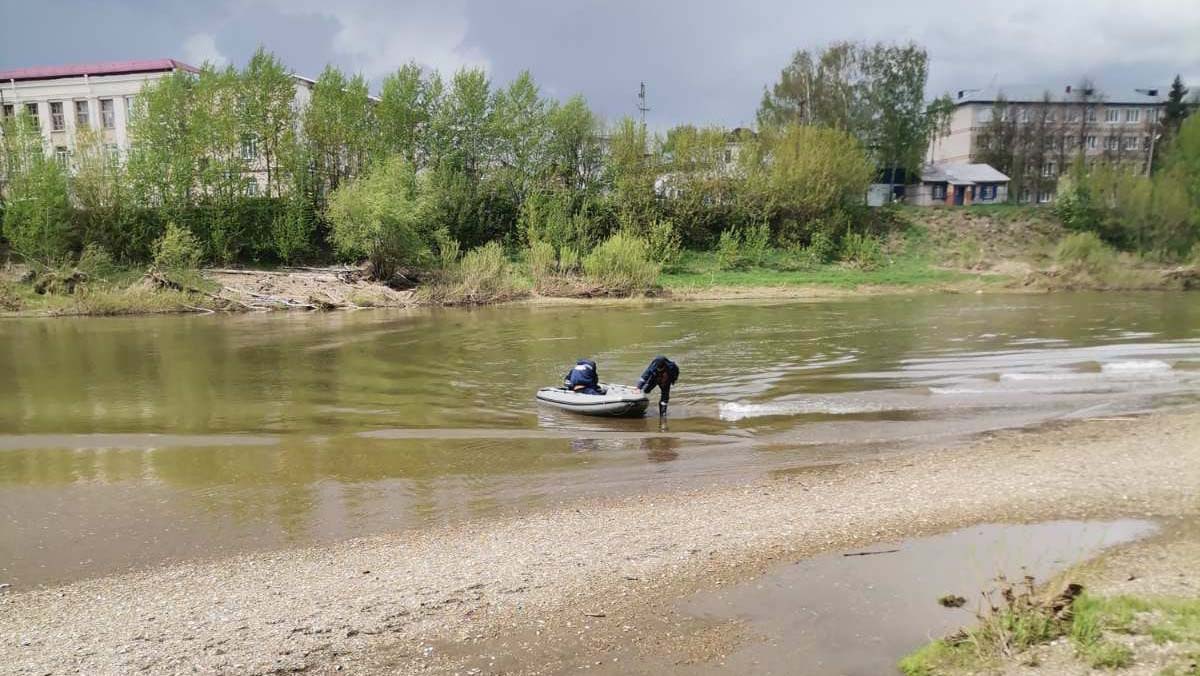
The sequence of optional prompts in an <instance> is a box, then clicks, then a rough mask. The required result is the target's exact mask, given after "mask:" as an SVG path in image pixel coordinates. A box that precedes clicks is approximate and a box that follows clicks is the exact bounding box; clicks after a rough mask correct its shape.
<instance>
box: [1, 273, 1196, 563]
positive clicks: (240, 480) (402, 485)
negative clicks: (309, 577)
mask: <svg viewBox="0 0 1200 676" xmlns="http://www.w3.org/2000/svg"><path fill="white" fill-rule="evenodd" d="M658 353H663V354H667V355H670V356H671V357H673V358H674V359H676V360H677V361H678V362H679V364H680V366H681V368H682V372H683V374H682V377H681V380H680V382H679V384H678V385H677V387H676V390H675V391H674V392H673V396H672V404H671V411H670V415H669V417H668V419H667V420H666V421H665V422H660V420H659V419H658V418H657V417H648V418H645V419H638V420H622V421H614V420H602V419H590V418H580V417H575V416H573V415H570V414H566V413H559V412H556V411H554V410H549V409H545V408H539V407H538V406H537V405H536V404H535V403H534V400H533V392H534V390H535V389H536V388H537V387H539V386H542V385H545V384H553V383H555V382H556V381H557V380H559V379H560V378H561V376H562V373H563V372H564V371H565V370H566V369H567V367H568V366H569V365H570V364H572V363H573V362H574V360H575V359H576V358H578V357H582V356H590V357H592V358H594V359H596V360H597V361H598V362H599V364H600V373H601V376H602V378H603V379H605V380H608V381H612V382H631V381H633V380H634V379H635V378H636V377H637V375H638V373H639V372H640V371H641V369H642V367H643V366H644V365H645V364H646V362H648V361H649V359H650V358H651V357H653V356H654V355H655V354H658ZM1197 385H1200V302H1198V301H1197V300H1196V297H1195V296H1190V295H1183V294H1137V295H1120V294H1104V295H1100V294H1059V295H1046V296H1032V295H1021V296H994V295H984V296H974V295H971V296H956V295H940V296H921V297H875V298H863V299H851V300H838V301H826V302H813V303H796V302H791V303H751V302H739V303H713V304H704V303H689V304H663V303H652V304H644V305H630V304H614V305H608V306H561V307H533V306H523V305H516V306H506V307H497V308H484V309H476V310H440V311H429V310H420V311H411V312H399V311H396V312H385V311H378V312H358V313H332V314H308V315H301V314H288V315H271V316H240V317H222V316H197V317H152V318H119V319H95V318H89V319H48V320H29V319H19V320H4V321H0V582H10V583H15V584H19V585H20V586H28V585H31V584H40V583H50V582H57V581H62V580H69V579H76V578H81V577H88V576H94V575H100V574H105V573H110V572H114V571H119V570H123V569H126V568H128V567H131V566H134V567H136V566H145V565H150V564H154V563H159V562H163V561H169V560H177V559H188V558H195V557H207V556H217V555H222V554H227V553H234V552H238V551H244V550H248V549H258V548H270V547H280V546H292V545H303V544H308V543H314V542H328V541H333V540H337V539H341V538H347V537H354V536H359V535H366V534H371V533H378V532H387V531H398V530H403V529H408V528H423V527H428V526H429V525H432V524H437V523H443V522H446V521H453V520H457V519H463V518H471V517H479V516H487V515H491V514H496V513H500V512H505V511H511V510H520V509H528V508H536V507H539V506H543V505H546V504H551V503H554V502H557V501H560V500H562V499H564V498H570V497H573V496H578V495H588V494H598V493H608V492H614V491H642V490H652V489H654V488H657V487H660V486H662V485H665V484H671V483H675V482H689V481H712V480H723V479H726V478H729V477H738V476H742V475H747V474H755V473H760V474H761V473H766V472H770V471H773V470H779V469H786V468H790V467H798V466H803V465H808V464H813V463H825V462H835V461H837V460H839V459H844V458H846V457H850V456H856V455H857V456H861V455H863V454H876V453H881V452H887V451H889V450H891V449H896V448H906V447H912V446H913V445H918V444H926V443H929V442H930V440H939V439H946V438H950V437H954V436H958V435H969V434H973V433H978V432H981V431H985V430H990V429H998V428H1006V427H1014V426H1024V425H1030V424H1037V423H1040V422H1045V421H1048V420H1054V419H1062V418H1069V417H1097V416H1117V415H1122V414H1126V413H1130V412H1136V411H1143V410H1148V409H1151V408H1155V407H1161V406H1170V405H1174V404H1179V403H1185V402H1191V401H1194V400H1195V399H1196V398H1197V393H1198V391H1200V390H1198V388H1197Z"/></svg>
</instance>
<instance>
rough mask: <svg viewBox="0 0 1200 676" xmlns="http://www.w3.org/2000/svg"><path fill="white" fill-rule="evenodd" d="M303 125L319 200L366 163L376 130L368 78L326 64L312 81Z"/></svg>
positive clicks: (352, 175) (365, 165)
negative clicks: (348, 74) (346, 74)
mask: <svg viewBox="0 0 1200 676" xmlns="http://www.w3.org/2000/svg"><path fill="white" fill-rule="evenodd" d="M303 129H304V138H305V142H306V143H307V144H308V146H309V149H308V154H309V157H310V160H311V162H312V165H313V172H314V179H315V180H314V182H313V192H314V196H315V198H316V199H317V200H318V202H319V201H321V200H322V199H323V198H324V196H325V195H327V194H328V193H329V192H330V191H332V190H335V189H337V187H338V186H339V185H341V184H342V183H343V182H344V181H346V180H347V179H351V178H354V177H355V176H358V175H359V173H361V172H362V171H363V170H365V169H366V167H367V162H368V160H369V158H370V156H371V154H372V149H373V147H374V145H375V143H376V134H375V115H374V112H373V106H372V104H371V102H370V96H369V95H368V93H367V83H366V80H364V79H363V78H362V76H358V75H356V76H354V77H352V78H347V77H346V76H345V75H344V74H342V72H341V71H340V70H338V69H336V68H334V67H333V66H326V67H325V70H324V71H323V72H322V73H321V76H320V77H319V78H318V79H317V82H316V84H315V85H313V90H312V98H311V100H310V101H309V104H308V107H307V108H306V109H305V113H304V121H303Z"/></svg>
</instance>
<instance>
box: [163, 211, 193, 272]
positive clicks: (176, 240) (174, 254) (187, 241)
mask: <svg viewBox="0 0 1200 676" xmlns="http://www.w3.org/2000/svg"><path fill="white" fill-rule="evenodd" d="M203 256H204V250H203V249H202V248H201V247H200V242H199V241H198V240H197V239H196V236H195V235H193V234H192V232H191V231H190V230H188V229H187V228H182V227H180V226H178V225H175V223H174V222H170V223H167V228H166V230H165V231H164V232H163V235H162V237H159V238H158V241H157V242H155V243H154V265H155V267H158V268H163V269H166V270H190V269H192V268H195V267H198V266H199V265H200V260H201V259H202V258H203Z"/></svg>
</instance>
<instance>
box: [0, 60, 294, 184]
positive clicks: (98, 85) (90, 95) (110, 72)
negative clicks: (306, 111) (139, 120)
mask: <svg viewBox="0 0 1200 676" xmlns="http://www.w3.org/2000/svg"><path fill="white" fill-rule="evenodd" d="M176 71H184V72H188V73H199V72H200V71H199V69H198V68H196V67H194V66H191V65H188V64H186V63H183V62H181V61H176V60H175V59H149V60H143V61H115V62H107V63H90V64H77V65H65V66H37V67H33V68H17V69H12V70H0V114H2V115H3V116H4V117H15V116H17V115H18V114H21V113H24V114H25V115H26V116H27V118H26V119H28V120H30V121H31V123H33V124H36V125H37V127H38V129H39V130H40V131H41V134H42V138H43V139H44V140H45V146H46V149H47V152H50V153H53V154H54V156H55V157H56V158H57V159H58V160H59V162H61V163H62V164H63V166H65V167H67V168H68V169H69V168H71V166H72V163H71V156H72V154H73V153H74V152H75V143H76V139H77V134H78V132H79V131H80V130H83V129H92V130H94V131H96V132H98V133H99V134H100V141H101V143H103V145H104V147H105V149H106V151H107V152H108V153H109V154H110V155H111V157H112V158H113V159H114V160H116V161H123V160H124V159H125V158H126V157H127V154H128V152H129V146H130V136H129V121H130V119H131V118H132V115H133V109H134V106H135V105H136V101H137V96H138V94H139V93H140V92H141V91H142V88H143V87H145V86H146V85H147V84H149V83H152V82H154V81H156V80H158V79H160V78H163V77H165V76H167V75H170V74H171V73H174V72H176ZM292 77H293V78H294V79H295V81H296V85H297V86H296V104H295V105H296V106H297V107H303V106H306V105H307V104H308V101H309V100H310V98H311V93H312V88H313V85H314V84H315V82H314V81H313V80H311V79H309V78H305V77H301V76H299V75H292ZM242 155H243V159H245V160H246V161H247V162H248V163H249V166H250V171H249V175H248V176H247V181H246V192H247V194H251V195H253V194H259V193H260V192H262V191H263V190H264V189H265V186H266V181H267V177H266V167H265V165H264V161H263V159H262V157H261V155H260V153H259V152H258V148H257V145H256V143H255V142H254V139H246V140H245V141H243V143H242ZM2 184H3V181H2V177H0V187H2Z"/></svg>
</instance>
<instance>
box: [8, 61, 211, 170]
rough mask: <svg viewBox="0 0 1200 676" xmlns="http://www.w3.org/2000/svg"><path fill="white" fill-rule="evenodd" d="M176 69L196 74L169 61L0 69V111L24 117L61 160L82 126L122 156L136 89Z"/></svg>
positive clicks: (111, 150) (63, 160)
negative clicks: (90, 130)
mask: <svg viewBox="0 0 1200 676" xmlns="http://www.w3.org/2000/svg"><path fill="white" fill-rule="evenodd" d="M178 70H183V71H187V72H190V73H197V72H199V71H198V70H197V69H196V68H195V67H193V66H189V65H188V64H186V63H182V62H180V61H176V60H174V59H150V60H144V61H115V62H108V63H90V64H78V65H67V66H38V67H34V68H17V69H13V70H0V113H2V114H3V115H4V117H13V116H15V115H17V114H19V113H24V114H25V115H27V116H28V119H29V120H30V121H31V122H32V123H34V124H36V125H37V127H38V129H39V130H41V133H42V138H43V139H45V144H46V147H47V148H48V149H49V150H50V151H51V152H53V153H54V154H55V156H56V157H58V158H59V159H60V161H62V162H63V163H64V164H67V161H68V158H69V157H70V155H71V153H72V152H73V151H74V148H75V139H76V135H77V133H78V132H79V131H80V130H82V129H93V130H95V131H97V132H98V133H99V134H100V137H101V142H102V143H103V144H104V146H105V148H107V149H108V151H109V152H110V153H112V154H113V156H114V157H123V156H124V153H125V152H126V151H128V149H129V134H128V129H129V120H130V117H131V115H132V112H133V106H134V105H135V99H136V97H137V95H138V93H139V92H141V91H142V87H144V86H145V85H146V83H148V82H153V81H155V80H158V79H159V78H162V77H164V76H166V75H169V74H171V73H173V72H175V71H178Z"/></svg>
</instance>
